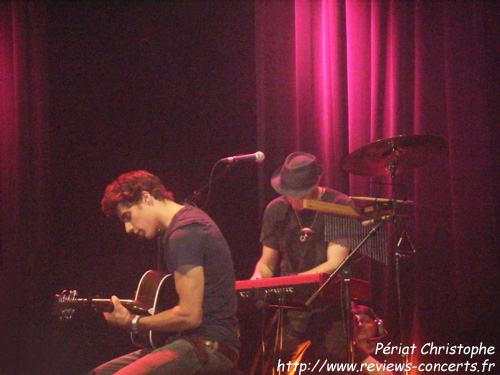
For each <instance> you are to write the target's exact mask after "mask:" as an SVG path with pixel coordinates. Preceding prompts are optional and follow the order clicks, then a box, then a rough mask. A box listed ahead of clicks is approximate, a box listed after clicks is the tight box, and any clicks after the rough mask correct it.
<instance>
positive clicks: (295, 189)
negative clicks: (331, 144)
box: [271, 151, 323, 197]
mask: <svg viewBox="0 0 500 375" xmlns="http://www.w3.org/2000/svg"><path fill="white" fill-rule="evenodd" d="M322 174H323V168H321V167H320V166H319V165H318V162H317V160H316V157H315V156H314V155H311V154H308V153H307V152H303V151H297V152H293V153H291V154H290V155H288V156H287V157H286V159H285V162H284V163H283V165H282V166H281V167H279V168H278V169H277V170H276V171H275V172H274V173H273V175H272V177H271V186H272V187H273V189H274V190H276V191H277V192H278V193H280V194H283V195H286V196H289V197H302V196H304V195H307V194H309V193H310V192H311V191H313V190H314V188H315V187H316V186H318V184H319V179H320V177H321V175H322Z"/></svg>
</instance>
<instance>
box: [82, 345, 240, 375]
mask: <svg viewBox="0 0 500 375" xmlns="http://www.w3.org/2000/svg"><path fill="white" fill-rule="evenodd" d="M202 350H206V354H205V353H198V352H197V351H196V348H195V347H194V346H193V344H192V343H191V342H190V341H189V340H187V339H185V338H182V337H179V338H175V340H172V341H170V342H168V343H167V344H166V345H165V346H162V347H161V348H158V349H155V350H153V349H149V348H146V349H141V350H138V351H136V352H132V353H130V354H126V355H124V356H122V357H119V358H116V359H113V360H111V361H109V362H106V363H104V364H103V365H101V366H99V367H97V368H95V369H94V370H93V371H91V372H90V373H89V375H111V374H115V375H222V374H232V370H233V369H234V364H233V363H232V362H231V361H230V360H229V359H228V358H227V357H226V356H225V355H224V354H222V353H219V352H218V351H217V350H215V349H213V348H210V347H206V348H203V349H202ZM200 354H201V355H200Z"/></svg>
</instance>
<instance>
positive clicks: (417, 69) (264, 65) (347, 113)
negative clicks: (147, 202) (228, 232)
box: [256, 0, 498, 341]
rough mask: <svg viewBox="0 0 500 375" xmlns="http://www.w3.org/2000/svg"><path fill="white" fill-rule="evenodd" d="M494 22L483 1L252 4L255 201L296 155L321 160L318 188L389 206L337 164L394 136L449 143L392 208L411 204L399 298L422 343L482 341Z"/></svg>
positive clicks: (487, 308)
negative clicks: (407, 270)
mask: <svg viewBox="0 0 500 375" xmlns="http://www.w3.org/2000/svg"><path fill="white" fill-rule="evenodd" d="M497 14H498V6H497V5H496V3H495V2H487V1H480V2H472V1H432V2H424V1H396V0H394V1H360V0H345V1H330V0H323V1H319V0H318V1H306V0H296V1H289V2H284V1H257V2H256V45H257V95H258V97H257V103H258V108H257V109H258V114H257V121H258V130H259V142H260V144H259V147H260V149H262V150H263V151H265V153H266V155H267V156H268V157H267V160H268V162H267V165H266V166H265V168H266V170H265V172H264V173H263V174H262V176H261V178H262V181H261V188H262V191H263V192H269V189H268V188H267V185H266V184H268V177H269V176H270V174H271V173H272V171H273V170H274V168H276V167H277V166H278V165H279V164H280V163H281V162H282V160H283V159H284V157H285V156H286V155H287V154H288V153H290V152H292V151H294V150H298V149H301V150H305V151H309V152H312V153H314V154H316V155H317V156H318V157H319V159H320V160H321V162H322V164H323V165H324V166H325V174H324V178H323V183H324V184H325V185H327V186H331V187H333V188H337V189H339V190H342V191H344V192H346V193H348V194H350V195H353V196H373V197H375V196H382V197H387V198H390V197H391V192H392V190H391V187H390V179H389V178H388V177H387V176H383V177H380V176H378V177H377V176H375V177H364V176H356V175H353V174H351V175H349V174H348V173H346V172H345V171H342V169H341V168H340V163H341V161H342V160H343V158H344V157H346V155H348V154H349V153H351V152H353V151H355V150H357V149H358V148H360V147H362V146H364V145H367V144H369V143H371V142H374V141H376V140H378V139H383V138H388V137H394V136H397V135H404V134H409V135H410V134H434V135H438V136H441V137H444V138H445V139H446V141H447V144H448V153H447V154H446V155H445V156H443V157H441V158H437V159H435V160H433V161H432V162H431V163H430V164H428V165H426V166H422V167H419V168H417V169H415V170H414V171H412V172H410V173H404V174H401V175H399V176H398V177H397V180H396V184H397V186H396V188H397V194H398V198H405V199H411V200H414V201H415V208H414V212H413V213H412V217H413V218H414V223H413V225H412V228H413V230H412V231H411V235H410V237H411V239H412V241H413V242H414V244H415V247H416V250H417V255H416V261H415V264H414V266H412V270H411V271H412V273H415V274H416V280H415V281H414V282H413V281H412V283H411V285H409V286H408V288H410V289H411V293H415V295H416V297H415V301H416V304H417V305H418V306H417V307H416V308H415V311H416V318H417V322H418V321H419V324H418V325H417V324H415V325H414V328H416V327H417V326H419V327H420V328H421V332H420V336H421V337H420V340H425V341H429V340H430V341H432V340H436V341H446V340H455V341H457V340H465V339H468V340H469V339H470V340H472V341H474V340H483V341H484V339H492V338H493V337H492V335H491V334H490V333H488V332H489V331H488V329H487V327H488V324H489V323H488V319H490V318H491V317H493V316H494V315H493V314H494V312H493V310H494V307H493V306H492V305H491V301H494V300H497V301H498V292H497V291H496V290H493V288H492V287H491V285H496V282H497V281H498V248H497V234H496V229H497V228H496V212H498V211H497V208H498V204H497V194H496V191H497V188H496V186H495V179H494V176H495V173H497V169H495V168H496V167H498V165H497V161H498V152H497V147H496V146H495V135H496V134H495V133H496V132H497V131H496V129H497V127H498V103H497V102H496V99H497V94H498V92H497V88H498V80H496V79H495V78H498V76H496V65H497V63H496V60H495V54H494V51H495V50H496V49H497V44H496V43H497V42H498V32H497V31H496V30H497V27H496V25H497V18H496V15H497ZM265 194H266V193H264V194H262V195H263V196H265ZM271 194H272V193H271ZM270 198H271V196H266V197H265V199H263V200H262V202H261V204H262V206H261V208H262V207H263V205H264V204H265V202H266V201H268V200H269V199H270ZM387 272H389V273H390V271H387ZM391 277H392V275H391ZM385 293H386V294H387V293H389V295H388V296H387V295H386V296H382V297H381V298H383V299H384V298H391V295H390V294H391V293H393V292H392V291H391V290H386V291H385ZM388 306H389V307H390V308H394V306H393V305H390V304H389V305H388ZM385 308H386V309H387V306H386V307H385ZM386 313H387V311H386ZM389 316H391V314H389ZM451 316H452V317H453V318H450V317H451Z"/></svg>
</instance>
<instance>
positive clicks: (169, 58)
mask: <svg viewBox="0 0 500 375" xmlns="http://www.w3.org/2000/svg"><path fill="white" fill-rule="evenodd" d="M497 14H498V5H497V4H496V2H489V1H463V2H461V1H433V2H423V1H355V0H346V1H295V2H294V1H257V2H255V3H253V2H250V1H241V2H228V1H220V2H219V1H214V2H206V1H199V2H196V1H192V2H191V1H190V2H137V3H132V2H125V3H117V2H92V1H90V2H43V1H12V2H6V1H3V2H0V132H1V143H0V146H1V148H0V165H1V181H0V189H1V190H0V201H1V216H0V219H1V225H0V228H1V237H0V240H1V243H0V245H1V252H0V261H1V264H0V270H1V273H0V281H1V282H2V285H3V287H2V290H1V292H0V301H1V307H2V316H1V318H0V322H1V324H2V327H4V332H3V337H4V339H3V340H0V352H1V353H2V355H1V357H0V373H1V374H2V375H3V374H9V375H12V374H16V375H17V374H33V373H46V374H68V373H84V371H85V370H88V369H89V368H90V366H92V365H95V364H97V363H98V362H99V361H101V360H104V359H108V358H110V357H111V356H113V355H117V354H119V353H120V352H122V350H125V349H129V347H128V346H127V343H128V337H126V335H119V334H118V333H116V332H115V331H114V330H111V329H109V330H108V329H107V327H106V326H105V324H104V323H103V322H102V321H101V322H94V323H79V325H78V324H77V325H76V326H75V325H73V326H70V327H71V328H64V327H61V326H59V325H57V324H55V323H54V319H53V317H52V316H50V307H51V306H50V305H51V301H52V296H53V294H54V293H56V292H59V291H60V290H62V288H73V287H75V288H78V289H82V288H83V289H86V291H87V292H90V293H100V294H101V295H109V294H110V293H116V294H120V295H127V293H130V292H131V291H132V290H133V288H134V287H135V286H136V283H137V279H138V277H139V276H140V274H141V272H142V270H141V268H145V267H154V256H153V257H151V256H148V255H147V254H151V251H152V249H151V248H148V247H147V246H145V245H141V244H138V243H137V242H135V241H129V240H127V239H126V238H125V237H123V228H122V227H121V226H120V225H119V224H112V223H111V222H110V221H108V220H106V219H105V218H104V217H103V216H102V215H101V214H100V212H99V199H100V197H101V194H102V191H103V189H104V186H105V185H106V184H107V183H108V182H110V181H111V180H112V179H114V178H115V177H116V176H117V175H118V174H120V173H122V172H125V171H127V170H130V169H138V168H146V169H150V170H151V171H152V172H155V173H157V174H159V175H161V177H163V178H164V179H166V180H168V181H169V185H170V187H172V189H173V190H174V192H175V193H176V195H177V196H178V197H179V199H181V200H182V199H184V198H186V197H189V196H190V195H191V193H192V192H193V191H194V190H196V189H198V188H200V187H201V186H203V184H204V183H205V182H206V181H207V178H208V175H209V172H210V168H211V166H212V165H213V163H214V162H215V161H216V160H217V159H219V158H221V157H225V156H230V155H235V154H238V153H250V152H254V151H256V150H257V149H261V150H262V151H263V152H265V154H266V162H265V163H264V165H263V166H262V168H260V173H259V177H258V178H257V168H253V169H251V168H250V167H249V168H245V169H235V170H234V171H233V172H232V174H229V175H226V176H225V178H224V179H222V180H221V181H219V183H218V187H217V188H216V189H215V190H214V194H215V196H214V199H213V200H212V203H211V205H209V206H208V208H207V210H208V211H209V212H210V213H211V214H212V215H213V216H214V217H215V218H216V220H217V222H218V223H219V224H220V226H221V227H222V228H223V230H224V232H225V234H226V235H227V237H228V239H229V241H230V243H231V245H232V247H233V255H234V258H235V264H236V271H237V276H238V277H239V278H245V277H248V276H249V275H250V274H251V271H252V268H253V264H254V262H255V260H256V259H257V257H258V251H259V249H258V247H259V245H258V217H259V216H260V215H261V213H262V210H263V207H264V205H265V204H266V203H267V202H268V201H269V200H270V199H271V198H273V197H274V196H275V193H274V192H273V191H272V189H271V188H270V186H269V177H270V176H271V174H272V172H273V171H274V169H275V168H276V167H278V166H279V165H280V164H281V163H282V161H283V159H284V157H285V156H286V155H287V154H288V153H289V152H292V151H295V150H298V149H301V150H305V151H310V152H313V153H315V154H317V155H318V158H319V159H320V161H321V163H322V164H323V166H324V167H325V175H324V179H323V182H324V183H325V185H329V186H331V187H333V188H337V189H339V190H342V191H344V192H346V193H348V194H351V195H362V196H373V197H375V196H385V197H389V194H390V189H389V188H388V186H387V183H388V182H389V181H388V179H387V178H386V177H383V178H382V177H360V176H354V175H350V174H348V173H346V172H344V171H342V170H341V168H340V163H341V161H342V159H343V158H344V157H345V156H347V155H348V154H349V153H350V152H353V151H355V150H356V149H358V148H359V147H362V146H364V145H366V144H369V143H370V142H373V141H375V140H377V139H380V138H387V137H393V136H396V135H400V134H423V133H430V134H435V135H439V136H441V137H444V138H445V139H446V142H447V145H448V152H447V154H446V155H445V156H443V157H441V158H439V159H436V160H434V161H432V162H431V163H430V164H428V165H426V166H423V167H420V168H417V169H415V171H412V172H410V173H405V174H402V175H400V176H398V181H397V188H398V197H399V198H407V199H412V200H414V201H415V206H414V213H413V214H412V217H413V218H414V223H413V225H412V229H411V238H412V240H413V242H414V244H415V248H416V251H417V255H416V256H415V257H412V260H411V262H408V264H406V267H407V268H408V272H407V275H405V276H408V278H410V276H411V278H410V279H411V282H408V278H405V281H406V282H407V285H405V291H407V292H408V293H407V294H408V295H412V296H413V297H414V299H413V300H412V301H407V303H408V304H407V306H410V307H411V309H409V310H408V312H407V313H410V312H413V311H415V316H410V317H406V320H407V322H406V323H407V324H408V325H407V326H406V327H408V330H409V329H410V327H411V329H412V331H413V332H409V331H408V332H405V334H406V337H407V338H408V339H413V340H419V341H420V342H421V343H426V342H431V341H434V342H436V343H444V344H446V343H448V342H450V343H456V344H460V343H463V344H466V343H478V342H481V341H482V342H485V343H491V342H493V341H495V338H496V337H497V333H496V331H497V330H496V329H494V328H492V326H494V325H495V322H496V321H497V320H498V319H497V316H498V311H497V309H498V302H499V301H498V291H497V288H496V285H498V268H499V267H498V266H499V264H498V235H497V226H498V225H497V223H498V221H497V212H498V197H497V190H498V189H497V188H496V181H498V177H499V176H498V165H497V164H498V160H499V155H498V147H497V143H496V142H497V140H498V138H497V137H496V136H497V135H498V133H497V129H498V108H499V106H498V82H499V80H498V72H497V65H498V64H497V61H496V56H497V53H498V45H500V44H499V39H498V29H499V27H498V19H497ZM255 92H256V95H255ZM257 146H258V147H257ZM254 167H255V166H254ZM257 182H258V185H259V194H258V196H257V193H256V191H257V190H256V189H255V187H256V184H257ZM257 206H258V207H259V210H257V209H256V207H257ZM130 259H133V261H131V260H130ZM377 267H378V266H374V268H373V269H372V270H371V273H372V275H371V276H373V278H374V279H377V278H379V279H380V278H382V279H383V280H382V282H381V285H383V286H384V289H383V293H381V294H379V296H378V297H379V299H376V300H374V301H372V302H373V303H374V305H376V306H377V307H378V308H379V309H380V315H382V316H383V317H384V318H386V316H385V315H387V317H388V318H389V319H388V324H389V325H390V326H391V328H393V326H394V325H397V324H394V322H393V319H392V318H393V317H394V311H390V309H392V308H393V306H394V296H393V294H392V292H393V286H392V285H390V284H391V280H393V277H392V276H393V275H391V272H393V271H391V269H390V267H388V268H386V269H384V268H383V269H382V270H381V271H380V272H379V269H378V268H377ZM375 271H377V272H379V273H381V274H382V275H379V274H378V273H377V272H375ZM378 281H380V280H378ZM127 296H128V295H127ZM413 304H414V305H415V306H413ZM413 307H415V308H414V309H413ZM388 310H389V311H388ZM411 321H413V324H412V325H411V326H410V324H409V323H410V322H411ZM406 327H405V328H406ZM393 332H394V331H392V332H391V334H393ZM411 333H413V334H411ZM497 348H498V347H497ZM427 359H428V358H427ZM452 359H453V358H452ZM421 360H424V361H425V360H426V358H421Z"/></svg>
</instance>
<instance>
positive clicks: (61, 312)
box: [54, 290, 78, 321]
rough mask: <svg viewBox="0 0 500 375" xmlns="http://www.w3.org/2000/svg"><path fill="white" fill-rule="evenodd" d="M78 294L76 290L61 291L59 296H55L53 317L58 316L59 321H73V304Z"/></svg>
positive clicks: (74, 310)
mask: <svg viewBox="0 0 500 375" xmlns="http://www.w3.org/2000/svg"><path fill="white" fill-rule="evenodd" d="M77 297H78V292H77V291H76V290H63V292H62V293H61V294H56V296H55V298H56V301H55V303H54V315H56V316H58V318H59V320H60V321H69V320H71V319H73V315H74V314H75V312H76V309H75V306H74V302H75V301H76V300H77Z"/></svg>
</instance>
